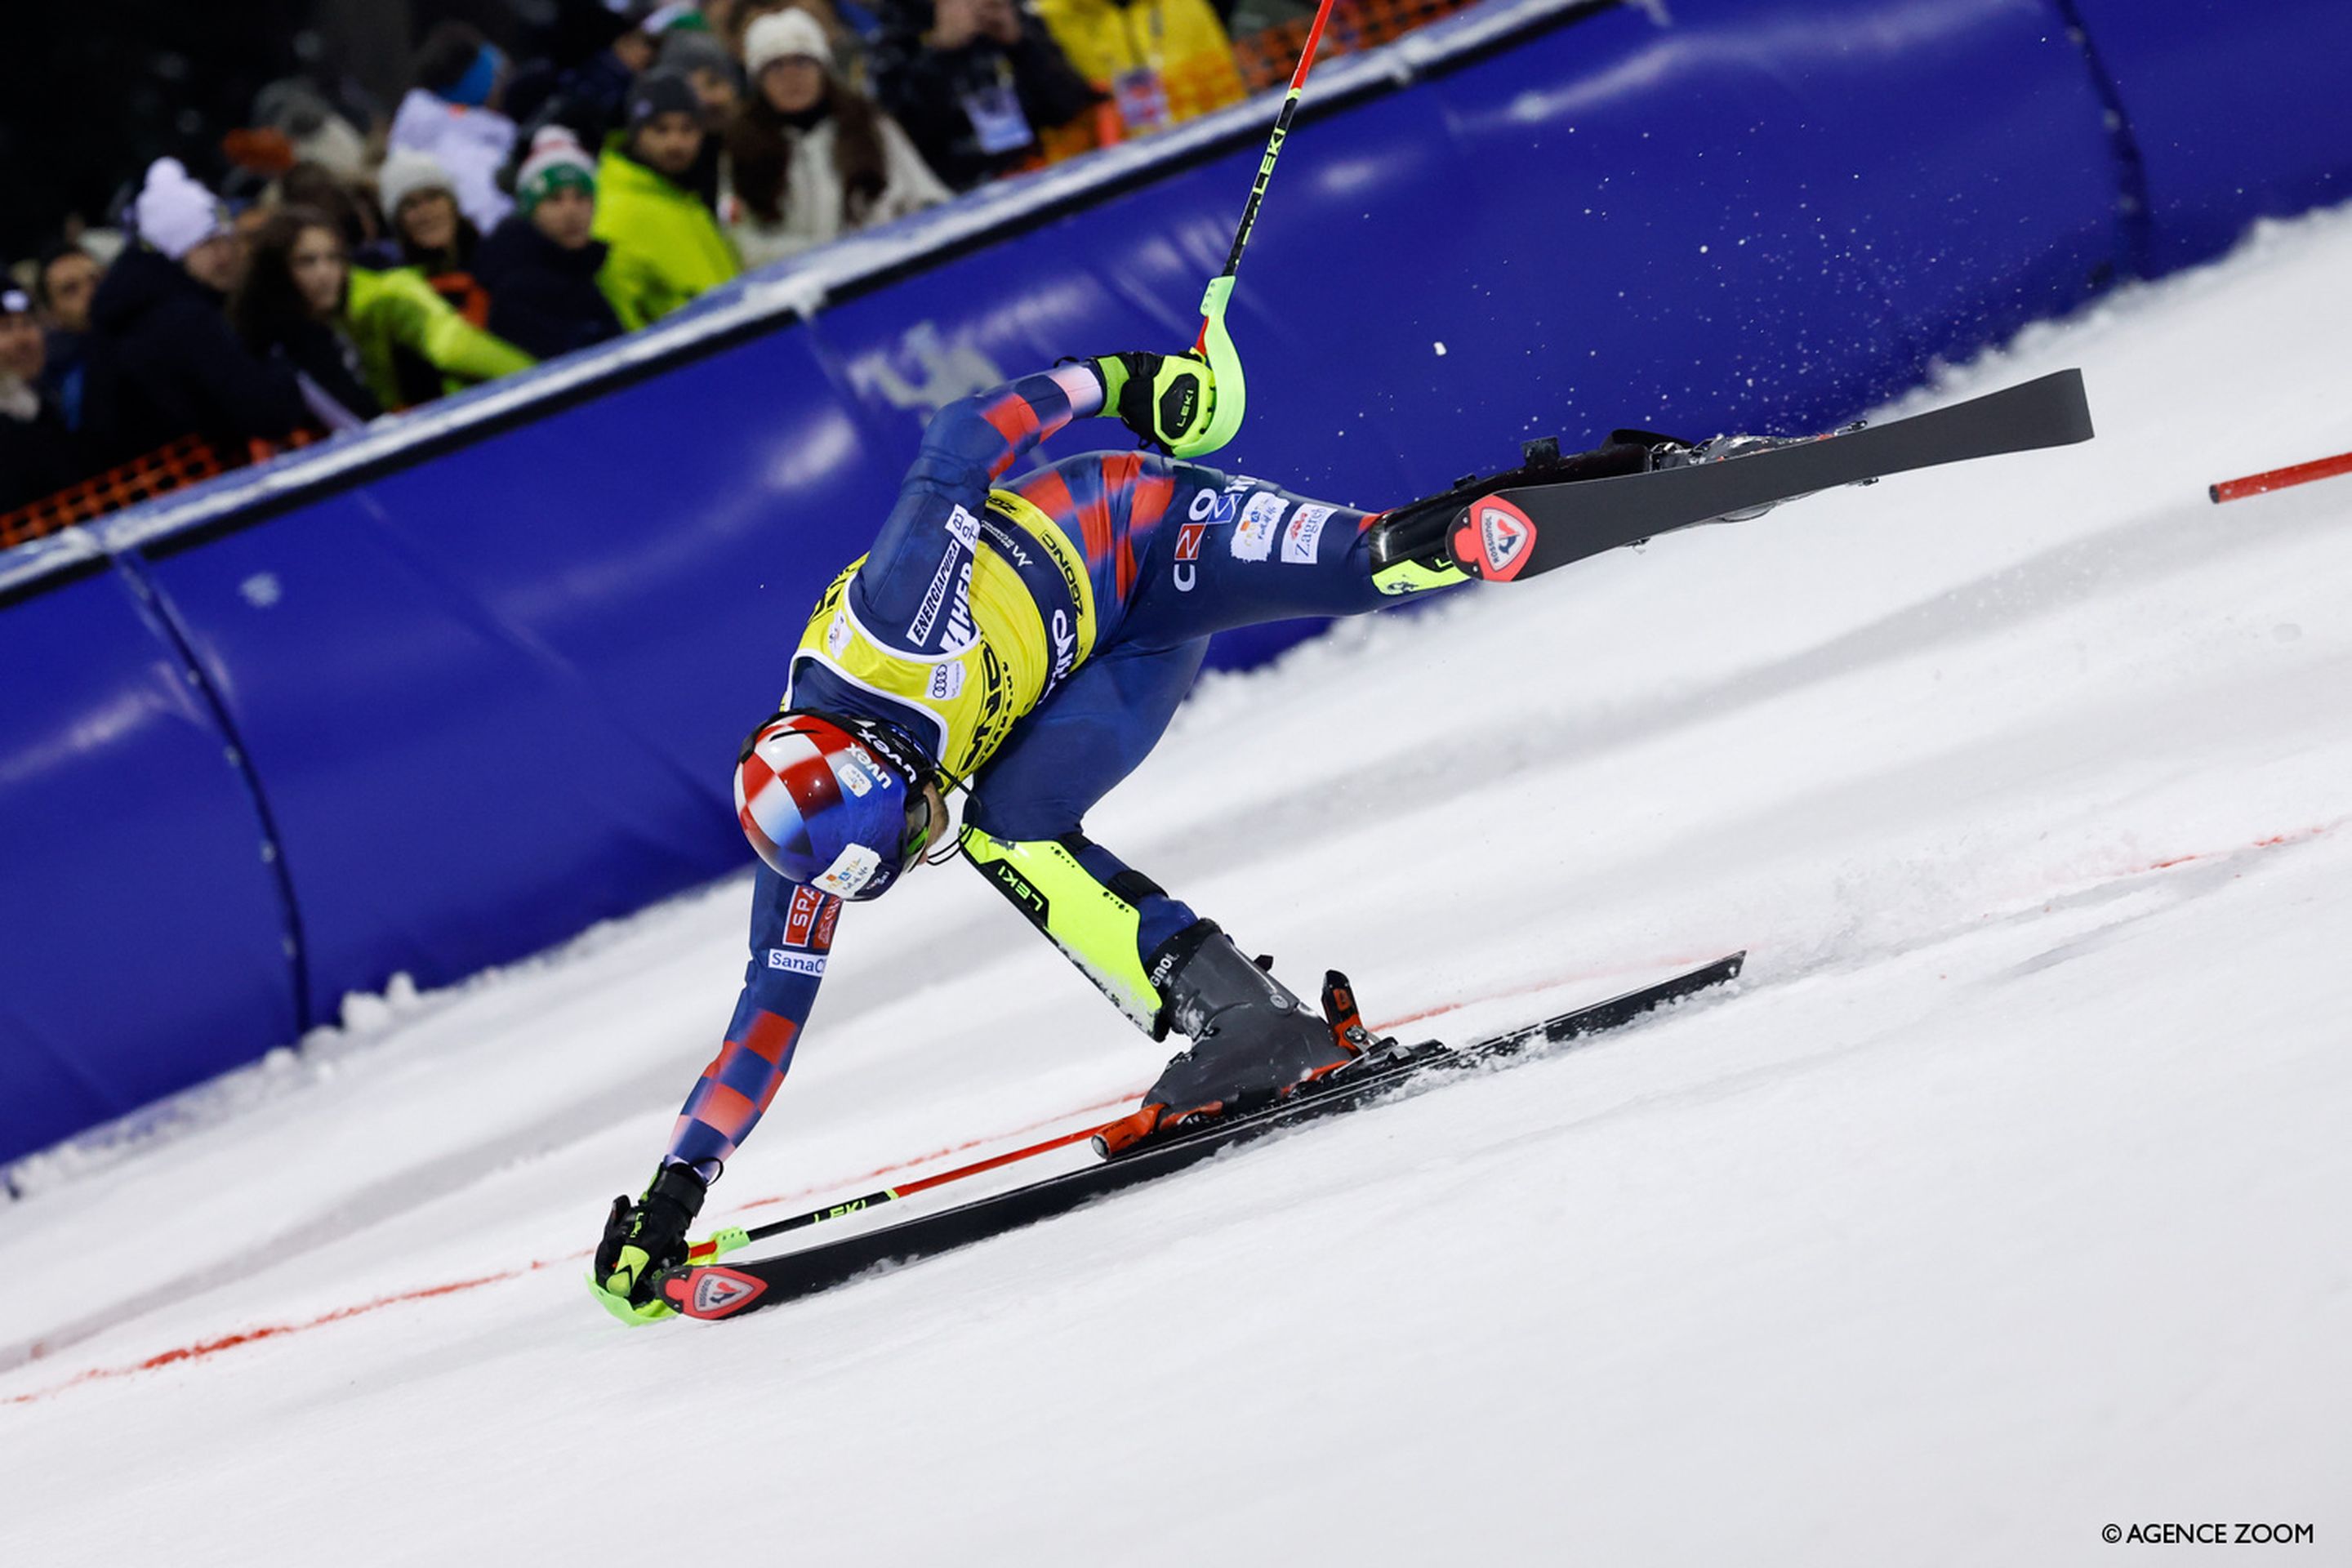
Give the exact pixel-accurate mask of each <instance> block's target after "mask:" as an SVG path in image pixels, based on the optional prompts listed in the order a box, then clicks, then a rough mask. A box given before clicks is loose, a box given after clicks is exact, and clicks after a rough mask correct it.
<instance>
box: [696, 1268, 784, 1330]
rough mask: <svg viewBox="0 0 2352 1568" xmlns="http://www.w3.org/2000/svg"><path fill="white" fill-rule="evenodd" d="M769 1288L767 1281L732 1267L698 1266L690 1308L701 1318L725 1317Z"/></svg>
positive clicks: (748, 1303) (746, 1304)
mask: <svg viewBox="0 0 2352 1568" xmlns="http://www.w3.org/2000/svg"><path fill="white" fill-rule="evenodd" d="M767 1288H768V1287H767V1284H766V1282H765V1281H763V1280H760V1279H753V1278H752V1277H751V1275H749V1274H738V1273H737V1272H736V1271H735V1270H733V1269H732V1268H703V1269H698V1270H697V1271H696V1274H695V1279H694V1301H693V1305H692V1306H691V1307H690V1308H689V1309H688V1310H690V1311H691V1312H692V1313H693V1314H694V1316H696V1317H698V1318H723V1317H725V1316H726V1315H727V1314H728V1313H730V1312H733V1311H740V1310H741V1309H743V1308H744V1307H746V1306H748V1305H750V1304H751V1300H752V1298H754V1297H756V1296H758V1295H759V1294H760V1292H761V1291H762V1290H765V1289H767Z"/></svg>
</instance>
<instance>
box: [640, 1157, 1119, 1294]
mask: <svg viewBox="0 0 2352 1568" xmlns="http://www.w3.org/2000/svg"><path fill="white" fill-rule="evenodd" d="M1099 1131H1102V1129H1101V1128H1099V1127H1082V1128H1080V1129H1079V1130H1078V1131H1076V1132H1065V1133H1063V1134H1062V1135H1061V1136H1060V1137H1058V1138H1048V1139H1046V1140H1045V1142H1043V1143H1032V1144H1030V1145H1029V1146H1028V1147H1027V1148H1025V1149H1015V1150H1013V1151H1012V1152H1009V1153H1004V1154H993V1155H991V1156H990V1157H989V1158H987V1159H985V1160H975V1161H974V1162H972V1163H971V1164H969V1165H959V1166H957V1167H956V1168H955V1169H954V1170H952V1171H940V1172H939V1173H935V1174H933V1175H929V1176H924V1177H921V1178H919V1180H916V1181H912V1182H903V1183H901V1184H898V1186H895V1187H883V1188H881V1189H880V1190H878V1191H877V1192H871V1193H866V1194H864V1195H862V1196H859V1197H854V1198H844V1199H843V1200H842V1201H841V1202H839V1203H837V1204H828V1205H825V1206H824V1208H821V1209H811V1210H810V1211H809V1212H808V1213H806V1214H796V1215H793V1216H792V1218H790V1219H779V1220H771V1221H769V1222H768V1223H767V1224H766V1225H758V1226H751V1228H750V1229H749V1230H746V1229H744V1228H743V1227H742V1226H729V1227H728V1228H727V1229H725V1230H719V1231H713V1232H712V1233H711V1235H710V1239H709V1240H708V1241H698V1242H696V1243H695V1244H694V1245H693V1246H692V1247H688V1248H687V1249H686V1260H687V1262H688V1264H697V1263H708V1262H709V1261H710V1260H711V1259H712V1258H718V1257H720V1256H722V1255H724V1254H726V1253H730V1252H732V1251H734V1250H735V1249H736V1248H738V1247H748V1246H750V1245H751V1243H753V1242H755V1241H765V1240H766V1239H767V1238H768V1237H772V1236H782V1235H783V1234H784V1233H785V1232H786V1231H790V1230H805V1229H807V1228H808V1227H809V1226H813V1225H821V1224H823V1223H824V1221H826V1220H829V1219H839V1218H840V1217H841V1216H842V1215H850V1214H856V1213H858V1212H859V1211H861V1210H864V1209H870V1208H877V1207H879V1206H880V1205H883V1204H887V1203H894V1202H896V1201H897V1200H898V1199H900V1198H908V1197H912V1196H914V1195H915V1194H917V1193H923V1192H929V1190H930V1189H931V1188H933V1187H943V1186H945V1185H947V1184H949V1183H950V1182H960V1181H962V1180H963V1179H964V1178H965V1177H966V1176H977V1175H979V1174H980V1173H982V1172H983V1171H993V1170H995V1169H996V1168H997V1167H998V1166H999V1165H1010V1164H1012V1163H1013V1162H1015V1161H1016V1160H1026V1159H1029V1158H1030V1157H1031V1156H1033V1155H1037V1154H1050V1153H1052V1152H1054V1151H1055V1150H1056V1149H1066V1148H1068V1147H1069V1146H1070V1145H1071V1144H1073V1143H1076V1142H1082V1141H1084V1140H1086V1139H1088V1138H1091V1137H1093V1136H1094V1135H1095V1134H1096V1133H1097V1132H1099Z"/></svg>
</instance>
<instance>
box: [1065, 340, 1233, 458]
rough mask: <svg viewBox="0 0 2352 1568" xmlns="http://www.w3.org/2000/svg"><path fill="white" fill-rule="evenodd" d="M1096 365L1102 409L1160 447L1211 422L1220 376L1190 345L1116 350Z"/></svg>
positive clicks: (1179, 439) (1205, 426)
mask: <svg viewBox="0 0 2352 1568" xmlns="http://www.w3.org/2000/svg"><path fill="white" fill-rule="evenodd" d="M1094 365H1095V369H1096V371H1097V373H1098V374H1100V375H1101V376H1102V378H1103V409H1104V412H1106V413H1109V414H1116V415H1118V420H1119V423H1120V424H1122V425H1125V426H1127V427H1128V428H1129V429H1130V430H1132V431H1134V432H1135V433H1136V435H1137V436H1139V437H1141V438H1142V439H1143V440H1145V441H1147V442H1149V443H1150V444H1151V445H1153V446H1156V447H1160V450H1162V451H1166V450H1167V449H1169V448H1170V447H1173V446H1175V445H1176V443H1178V442H1179V441H1181V440H1183V439H1184V438H1185V437H1188V436H1192V435H1196V434H1198V433H1199V432H1201V431H1202V430H1205V429H1207V428H1208V427H1209V415H1210V412H1211V410H1213V408H1214V407H1215V406H1216V396H1217V391H1216V379H1215V378H1214V377H1213V376H1212V375H1211V374H1209V362H1208V361H1206V360H1204V359H1202V358H1201V357H1200V356H1199V355H1198V354H1195V353H1192V351H1191V350H1189V349H1188V350H1186V351H1185V352H1184V353H1181V354H1155V353H1126V354H1112V355H1110V356H1108V357H1107V358H1104V359H1098V360H1097V361H1095V362H1094Z"/></svg>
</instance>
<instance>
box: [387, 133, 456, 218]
mask: <svg viewBox="0 0 2352 1568" xmlns="http://www.w3.org/2000/svg"><path fill="white" fill-rule="evenodd" d="M375 190H376V195H377V196H378V197H379V198H380V201H381V205H383V216H386V217H388V218H396V217H398V216H400V204H401V203H403V202H404V201H406V200H407V199H408V198H409V197H411V196H413V195H416V193H417V192H419V191H446V192H447V193H448V195H449V199H450V200H451V201H456V200H457V182H456V181H454V180H452V179H451V178H450V177H449V171H448V170H447V169H446V168H444V167H443V166H442V163H441V160H440V159H438V158H436V157H435V156H434V155H433V154H432V153H420V152H418V151H417V150H416V149H415V148H414V147H395V148H394V149H393V150H392V151H391V152H390V153H386V154H384V160H383V168H381V169H378V170H377V171H376V172H375Z"/></svg>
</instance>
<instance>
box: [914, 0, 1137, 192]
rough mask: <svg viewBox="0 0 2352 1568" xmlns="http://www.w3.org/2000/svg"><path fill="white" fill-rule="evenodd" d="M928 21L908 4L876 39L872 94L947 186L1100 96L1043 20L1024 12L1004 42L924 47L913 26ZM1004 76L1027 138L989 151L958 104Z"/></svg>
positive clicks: (977, 179)
mask: <svg viewBox="0 0 2352 1568" xmlns="http://www.w3.org/2000/svg"><path fill="white" fill-rule="evenodd" d="M923 9H924V11H925V12H926V13H928V7H925V8H923ZM922 26H929V16H928V14H925V15H923V16H921V17H920V19H919V22H918V19H917V17H916V16H915V14H914V12H913V10H912V9H911V8H910V9H908V11H907V12H906V13H904V14H902V15H900V16H898V20H897V22H896V25H895V26H892V27H891V29H890V31H889V32H888V33H887V34H886V35H885V36H884V37H883V39H882V41H881V43H880V44H878V45H877V46H876V47H875V50H874V58H873V71H874V96H875V98H876V99H877V100H878V101H879V102H880V103H881V105H882V107H883V108H885V109H887V110H889V111H890V114H891V117H892V118H893V119H895V120H897V121H898V124H899V125H900V127H901V128H903V129H904V130H905V131H906V132H907V134H908V136H910V137H912V138H913V139H914V142H915V148H916V150H917V151H918V152H919V153H922V155H923V162H924V163H929V165H930V166H931V172H932V173H933V174H937V175H939V177H940V179H941V180H944V181H945V182H946V183H947V184H948V185H949V186H950V187H951V188H952V189H955V190H959V191H968V190H970V189H971V187H972V186H974V185H976V184H980V183H981V182H982V180H985V179H988V178H990V177H992V176H993V175H995V174H1002V173H1003V171H1005V170H1007V169H1010V168H1012V167H1013V165H1015V164H1016V163H1020V162H1021V161H1022V160H1023V159H1024V158H1026V157H1028V156H1029V155H1030V154H1031V153H1034V152H1035V151H1036V142H1035V139H1034V132H1039V131H1045V130H1050V129H1052V128H1054V127H1055V126H1060V125H1066V124H1068V123H1069V122H1070V121H1073V120H1076V118H1078V116H1080V115H1081V114H1084V113H1086V112H1087V110H1089V109H1092V108H1093V107H1094V106H1095V105H1096V104H1097V102H1099V101H1101V98H1102V95H1101V94H1100V93H1097V91H1096V90H1095V89H1093V87H1091V86H1090V85H1088V84H1087V79H1086V78H1084V77H1082V76H1080V75H1079V74H1078V73H1077V69H1076V67H1074V66H1072V65H1071V64H1070V60H1069V57H1068V56H1066V55H1065V54H1064V53H1062V49H1061V46H1060V45H1058V44H1056V43H1055V42H1054V39H1053V36H1052V35H1051V34H1049V33H1047V32H1046V31H1045V24H1044V23H1043V22H1040V21H1039V20H1037V18H1036V17H1034V16H1030V15H1028V14H1027V13H1026V12H1024V13H1023V14H1022V16H1021V41H1020V42H1018V43H1016V44H1013V45H1012V46H1010V47H1007V46H1005V45H1003V44H1000V43H998V42H997V41H996V40H995V39H993V38H991V37H987V36H986V35H984V34H983V35H982V36H981V37H976V38H974V39H973V40H972V41H971V42H970V43H968V44H966V45H965V46H964V47H961V48H960V49H950V50H941V49H932V48H926V47H924V46H923V43H922V39H921V36H920V28H921V27H922ZM1008 82H1009V83H1010V84H1011V86H1012V88H1013V91H1014V93H1015V94H1016V95H1017V96H1018V97H1019V99H1020V100H1021V112H1022V114H1023V116H1024V118H1026V119H1027V121H1029V129H1030V131H1031V132H1032V138H1031V141H1030V142H1029V143H1028V144H1027V145H1026V146H1022V147H1014V148H1012V149H1009V150H1007V151H1004V152H1001V153H989V152H986V151H984V150H982V146H981V141H980V132H978V131H977V130H976V129H974V127H973V125H972V121H971V115H970V114H969V113H968V112H966V110H965V107H964V106H965V103H966V101H967V100H970V99H971V98H973V97H975V96H979V95H984V94H988V93H992V92H996V91H999V90H1001V89H1002V86H1003V84H1005V83H1008Z"/></svg>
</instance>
